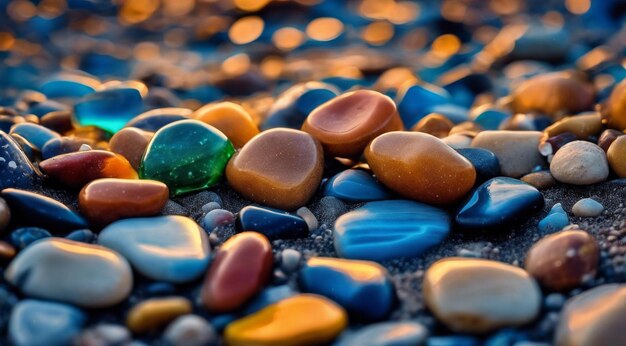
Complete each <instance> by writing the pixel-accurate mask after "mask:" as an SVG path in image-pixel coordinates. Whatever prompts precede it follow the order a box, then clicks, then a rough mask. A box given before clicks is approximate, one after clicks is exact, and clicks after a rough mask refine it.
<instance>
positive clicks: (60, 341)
mask: <svg viewBox="0 0 626 346" xmlns="http://www.w3.org/2000/svg"><path fill="white" fill-rule="evenodd" d="M86 320H87V316H86V315H85V314H84V313H83V312H82V311H81V310H79V309H77V308H75V307H73V306H70V305H66V304H60V303H53V302H44V301H39V300H32V299H25V300H22V301H20V302H19V303H17V305H15V307H14V308H13V311H12V312H11V319H10V321H9V339H10V340H11V342H12V343H13V344H14V345H15V346H64V345H70V344H71V343H72V341H73V339H74V338H75V337H76V336H77V335H78V334H79V333H80V330H81V329H82V327H83V325H84V324H85V322H86Z"/></svg>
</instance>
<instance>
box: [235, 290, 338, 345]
mask: <svg viewBox="0 0 626 346" xmlns="http://www.w3.org/2000/svg"><path fill="white" fill-rule="evenodd" d="M311 316H315V318H311ZM347 323H348V318H347V315H346V312H345V311H344V310H343V309H342V308H341V307H340V306H338V305H337V304H335V303H333V302H332V301H331V300H329V299H326V298H323V297H320V296H317V295H313V294H299V295H296V296H294V297H291V298H287V299H285V300H283V301H281V302H278V303H276V304H273V305H270V306H268V307H266V308H264V309H263V310H261V311H259V312H257V313H255V314H252V315H250V316H248V317H244V318H242V319H239V320H236V321H234V322H232V323H230V324H229V325H228V326H227V327H226V331H225V332H224V338H225V341H226V343H227V344H228V345H232V346H244V345H245V346H248V345H259V346H263V345H268V346H270V345H294V346H297V345H316V344H325V343H328V342H330V341H332V340H333V339H334V338H335V337H337V335H339V333H341V331H343V329H344V328H345V327H346V325H347ZM286 325H288V326H289V328H285V326H286Z"/></svg>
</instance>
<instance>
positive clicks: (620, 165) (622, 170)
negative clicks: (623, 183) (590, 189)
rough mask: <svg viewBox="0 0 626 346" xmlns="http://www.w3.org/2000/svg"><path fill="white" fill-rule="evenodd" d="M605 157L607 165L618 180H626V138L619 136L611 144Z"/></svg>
mask: <svg viewBox="0 0 626 346" xmlns="http://www.w3.org/2000/svg"><path fill="white" fill-rule="evenodd" d="M606 156H607V159H608V161H609V165H610V166H611V169H612V170H613V172H615V174H617V175H618V176H619V177H620V178H626V159H624V158H626V136H619V137H617V138H615V140H614V141H613V142H612V143H611V145H610V146H609V148H608V150H607V151H606Z"/></svg>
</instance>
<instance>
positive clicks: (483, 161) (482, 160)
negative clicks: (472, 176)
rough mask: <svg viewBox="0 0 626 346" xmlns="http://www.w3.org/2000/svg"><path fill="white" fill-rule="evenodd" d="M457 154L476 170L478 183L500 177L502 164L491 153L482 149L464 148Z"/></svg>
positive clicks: (458, 150)
mask: <svg viewBox="0 0 626 346" xmlns="http://www.w3.org/2000/svg"><path fill="white" fill-rule="evenodd" d="M456 152H457V153H459V154H461V155H462V156H463V157H464V158H466V159H467V160H468V161H469V162H471V163H472V165H473V166H474V169H476V181H477V182H479V183H482V182H484V181H486V180H488V179H491V178H494V177H497V176H499V175H500V162H499V161H498V157H497V156H496V155H495V154H494V153H492V152H491V151H489V150H487V149H482V148H462V149H457V150H456Z"/></svg>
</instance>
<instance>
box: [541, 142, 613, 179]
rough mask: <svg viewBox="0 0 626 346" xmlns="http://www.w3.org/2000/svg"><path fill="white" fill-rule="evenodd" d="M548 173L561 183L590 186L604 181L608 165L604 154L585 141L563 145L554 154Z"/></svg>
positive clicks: (607, 174) (607, 172)
mask: <svg viewBox="0 0 626 346" xmlns="http://www.w3.org/2000/svg"><path fill="white" fill-rule="evenodd" d="M550 173H552V176H554V178H555V179H556V180H558V181H560V182H562V183H566V184H573V185H591V184H596V183H600V182H603V181H605V180H606V178H607V177H608V176H609V164H608V162H607V159H606V154H605V153H604V150H602V149H601V148H600V147H599V146H597V145H595V144H593V143H590V142H585V141H573V142H570V143H567V144H565V145H564V146H563V147H562V148H561V149H559V151H557V152H556V154H554V157H553V158H552V161H551V162H550Z"/></svg>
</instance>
